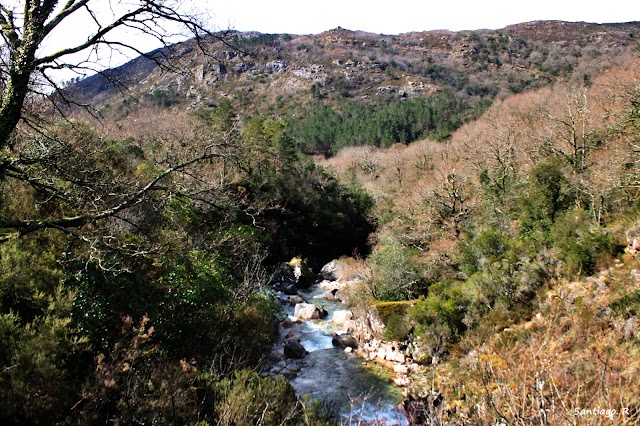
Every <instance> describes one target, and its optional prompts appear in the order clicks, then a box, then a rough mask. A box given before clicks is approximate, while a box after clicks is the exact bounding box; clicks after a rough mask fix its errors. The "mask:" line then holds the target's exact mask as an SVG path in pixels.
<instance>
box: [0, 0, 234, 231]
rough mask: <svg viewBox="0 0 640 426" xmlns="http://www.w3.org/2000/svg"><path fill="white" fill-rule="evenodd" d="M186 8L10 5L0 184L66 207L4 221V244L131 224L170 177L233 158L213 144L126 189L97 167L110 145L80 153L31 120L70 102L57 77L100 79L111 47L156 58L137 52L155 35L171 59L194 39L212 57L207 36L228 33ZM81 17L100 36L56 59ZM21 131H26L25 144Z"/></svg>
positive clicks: (1, 62)
mask: <svg viewBox="0 0 640 426" xmlns="http://www.w3.org/2000/svg"><path fill="white" fill-rule="evenodd" d="M183 4H184V2H180V1H179V0H131V1H128V2H124V1H120V0H65V1H59V0H21V1H18V0H15V1H13V2H12V1H11V0H8V1H5V0H1V1H0V35H1V36H2V38H1V39H0V89H1V90H2V94H1V97H0V185H3V186H4V188H6V187H7V186H6V185H9V184H8V182H18V183H20V184H22V185H26V186H28V187H30V188H31V189H32V190H34V191H37V192H39V193H43V194H46V198H47V199H52V200H57V201H59V202H60V203H61V204H62V205H63V206H65V208H61V209H60V208H58V209H55V210H54V211H53V212H50V211H49V212H45V213H42V214H40V215H32V216H30V217H12V216H11V215H10V214H9V215H7V214H3V215H2V217H0V229H2V230H4V232H3V233H0V242H1V241H6V240H7V239H10V238H13V237H15V236H20V235H24V234H27V233H30V232H34V231H37V230H39V229H44V228H53V229H58V230H62V231H64V232H68V233H74V232H73V231H72V229H73V228H78V227H82V226H85V225H87V224H90V223H95V222H96V221H100V220H102V219H106V218H120V219H121V220H127V219H126V218H123V216H122V213H123V212H124V211H125V210H128V209H131V208H132V207H134V206H136V205H138V204H140V203H141V202H142V201H143V200H144V199H145V197H148V196H149V194H151V193H153V192H154V191H158V190H159V189H162V188H161V186H160V183H161V182H164V181H166V179H167V177H168V176H169V175H171V174H173V173H175V172H179V171H185V170H186V169H188V168H189V167H191V166H193V165H194V164H196V163H199V162H202V161H203V160H208V159H211V158H221V157H225V158H226V157H228V156H229V155H230V151H229V149H228V146H229V144H228V141H226V140H224V139H223V140H218V141H213V140H210V141H207V142H205V143H200V145H199V151H198V152H196V153H195V154H192V155H191V156H190V157H188V158H187V157H184V156H183V157H182V158H180V159H179V160H178V161H172V162H169V161H167V162H166V164H163V165H162V168H161V169H159V170H158V171H157V172H156V174H155V175H153V176H149V177H148V178H147V179H148V180H147V181H146V182H142V183H132V182H120V181H119V180H118V178H117V177H116V176H106V175H105V173H104V171H103V170H99V168H100V164H98V163H96V162H95V161H89V160H88V159H90V158H92V157H95V156H96V155H98V154H100V153H102V154H103V155H104V152H105V150H104V149H103V148H104V144H103V143H102V142H101V141H100V137H96V136H95V135H94V136H90V137H88V138H89V139H93V143H91V144H89V145H90V146H89V147H85V149H84V150H83V149H82V148H81V147H80V148H79V147H75V148H74V146H73V141H72V139H73V137H71V138H70V137H69V135H65V134H63V133H64V132H62V133H61V132H56V131H51V129H46V128H44V127H42V126H39V125H38V123H36V122H34V121H33V120H31V119H30V118H29V117H30V115H29V110H30V109H33V105H37V104H38V103H42V102H41V101H42V100H44V99H46V98H50V99H51V98H54V97H56V96H57V97H58V98H60V97H63V98H64V97H65V93H64V92H63V91H62V90H61V88H60V87H59V86H58V85H57V83H56V81H55V79H54V77H53V74H52V73H54V72H55V71H56V70H72V71H75V72H77V73H79V74H85V73H88V72H89V73H90V72H99V67H100V64H99V63H98V62H97V59H96V58H98V57H99V56H96V55H99V54H100V52H103V53H104V49H106V51H129V52H130V53H133V54H135V55H146V54H145V53H144V52H142V51H141V49H142V48H141V47H140V46H139V45H136V44H135V40H139V37H140V36H145V37H152V38H154V39H155V40H157V41H158V42H159V43H160V44H161V45H162V46H164V47H165V48H166V49H165V50H166V51H167V52H170V50H171V49H170V48H171V42H172V41H174V36H175V35H176V34H177V33H178V32H180V33H182V34H189V35H190V36H192V37H193V38H194V40H195V42H196V43H197V44H198V46H200V47H201V48H203V49H204V47H205V45H206V43H205V41H206V40H205V39H206V38H211V37H213V38H216V39H218V40H223V37H224V35H221V34H220V33H218V34H213V33H211V32H210V31H208V30H207V29H206V28H205V27H204V24H202V23H201V22H200V21H199V20H198V19H197V17H196V16H195V15H194V14H192V13H189V12H184V11H183V9H182V7H181V6H183ZM105 12H108V13H105ZM79 17H84V18H85V19H87V20H88V21H89V22H90V23H91V24H92V28H93V31H92V32H91V33H90V34H88V35H87V36H86V38H85V37H83V36H81V35H79V36H78V39H77V41H76V42H75V43H74V42H69V43H68V45H66V46H63V47H61V48H59V49H58V50H54V51H48V50H47V46H48V43H50V42H51V39H52V37H53V35H55V33H56V31H57V32H59V31H62V30H65V31H67V32H73V31H74V28H73V27H72V25H73V22H74V20H75V19H77V18H79ZM169 28H174V29H175V28H181V29H179V30H170V29H169ZM78 55H81V56H78ZM147 56H149V55H147ZM149 57H151V59H153V60H155V61H157V63H158V65H160V66H165V67H170V63H169V62H168V61H167V60H166V59H167V57H166V56H163V57H158V56H157V55H153V56H149ZM42 84H45V85H46V86H47V88H46V89H43V88H42ZM23 124H24V125H23ZM72 126H74V125H73V124H72ZM18 129H23V130H24V132H20V133H21V135H20V137H17V135H18V133H19V132H18ZM86 139H87V137H85V138H84V139H82V138H79V139H78V140H81V141H85V142H86ZM76 142H77V140H76ZM87 150H88V151H87ZM9 188H13V187H11V186H10V185H9ZM70 188H73V190H70ZM83 194H84V196H83Z"/></svg>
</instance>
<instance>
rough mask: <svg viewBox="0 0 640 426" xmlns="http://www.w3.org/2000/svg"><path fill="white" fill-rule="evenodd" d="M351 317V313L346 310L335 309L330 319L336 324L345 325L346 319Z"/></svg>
mask: <svg viewBox="0 0 640 426" xmlns="http://www.w3.org/2000/svg"><path fill="white" fill-rule="evenodd" d="M352 318H353V313H352V312H351V311H348V310H346V309H345V310H340V311H335V312H334V313H333V316H332V317H331V319H332V320H333V322H334V324H336V325H345V324H346V323H347V321H350V320H351V319H352Z"/></svg>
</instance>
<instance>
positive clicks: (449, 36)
mask: <svg viewBox="0 0 640 426" xmlns="http://www.w3.org/2000/svg"><path fill="white" fill-rule="evenodd" d="M638 40H640V22H627V23H613V24H597V23H586V22H565V21H531V22H524V23H519V24H514V25H509V26H507V27H505V28H503V29H499V30H486V29H482V30H465V31H448V30H430V31H423V32H409V33H404V34H400V35H384V34H375V33H368V32H364V31H352V30H348V29H345V28H342V27H337V28H334V29H331V30H327V31H325V32H322V33H319V34H315V35H289V34H262V33H256V32H231V33H228V34H227V39H226V41H225V43H222V42H220V41H212V40H207V41H206V42H205V44H206V48H207V50H208V54H207V55H203V54H201V53H199V52H198V50H197V49H195V45H194V43H195V41H194V40H187V41H185V42H182V43H178V44H176V45H174V46H172V48H171V50H169V49H158V50H155V51H152V52H150V53H149V54H148V55H146V56H149V57H153V56H155V57H156V58H157V57H159V56H158V55H162V57H163V59H161V61H164V63H165V64H168V65H169V66H170V67H171V68H173V69H174V70H176V71H178V72H177V73H166V72H164V71H163V69H162V68H161V67H159V66H158V62H156V61H155V60H153V59H149V58H147V57H145V56H141V57H138V58H135V59H133V60H132V61H130V62H128V63H126V64H123V65H122V66H120V67H117V68H114V69H112V70H106V71H105V72H103V73H101V74H97V75H94V76H91V77H88V78H86V79H84V80H81V81H79V82H76V83H74V84H71V85H70V86H69V87H68V88H67V92H68V93H71V94H73V96H72V97H73V98H74V99H76V100H77V101H78V102H80V103H85V104H86V103H88V104H91V105H93V106H96V107H98V108H99V109H101V112H103V113H107V115H108V111H106V110H105V108H104V106H105V104H107V103H108V104H113V102H114V101H115V102H123V101H125V100H126V98H127V97H132V98H137V99H144V98H147V100H148V101H151V102H153V100H154V97H156V98H161V99H160V103H161V104H162V106H172V107H176V106H180V107H186V108H188V109H190V110H194V109H199V108H207V107H210V106H215V105H217V104H218V103H219V102H220V101H221V100H222V99H225V98H231V99H233V98H235V99H244V103H246V104H248V103H249V101H250V103H251V104H252V105H255V106H256V109H257V110H259V111H264V110H267V109H269V108H272V107H273V105H275V104H277V103H278V102H276V101H277V100H278V97H279V96H280V97H282V96H285V97H287V99H286V101H288V102H291V101H293V102H295V103H298V104H301V103H305V102H308V101H309V100H311V99H313V98H314V97H316V98H320V99H321V100H322V99H324V100H325V102H329V101H331V100H333V99H335V98H337V97H348V98H356V99H366V98H370V97H372V96H374V97H375V96H378V95H380V94H387V95H388V94H389V93H393V94H394V96H397V97H408V96H413V95H424V96H428V95H430V94H432V93H434V92H437V91H439V90H452V91H454V92H455V93H458V94H459V95H460V96H463V97H466V98H470V99H474V100H480V99H493V98H495V97H502V98H504V97H505V96H509V95H510V94H513V93H520V92H522V91H524V90H528V89H531V88H537V87H542V86H545V85H548V84H553V83H554V82H556V81H565V80H569V79H571V78H582V79H587V80H588V79H589V78H591V77H592V75H593V74H596V73H597V70H596V69H599V68H602V67H605V68H606V67H609V66H611V65H612V64H614V63H617V62H619V61H621V60H623V57H624V56H625V55H627V54H629V53H631V52H633V51H634V50H635V49H637V46H638ZM164 56H166V59H164ZM580 73H581V74H582V76H578V74H580ZM110 80H114V81H117V82H118V85H121V86H118V85H116V84H114V83H113V82H111V81H110ZM118 87H120V88H122V87H126V88H127V90H128V92H127V93H126V94H123V95H122V96H121V98H120V99H118V96H120V92H121V91H120V90H118ZM154 93H155V94H154ZM167 97H168V98H171V99H167ZM157 100H158V99H156V101H157ZM279 103H282V100H280V101H279ZM110 106H113V105H110ZM125 109H126V108H125ZM119 115H123V113H122V111H120V113H119ZM124 115H126V111H125V113H124Z"/></svg>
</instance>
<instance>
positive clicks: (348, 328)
mask: <svg viewBox="0 0 640 426" xmlns="http://www.w3.org/2000/svg"><path fill="white" fill-rule="evenodd" d="M334 315H335V314H334ZM357 329H358V325H357V324H356V322H355V321H353V320H349V321H346V322H345V323H344V324H343V325H342V332H343V334H344V333H353V332H354V331H356V330H357Z"/></svg>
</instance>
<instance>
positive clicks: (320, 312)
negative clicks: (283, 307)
mask: <svg viewBox="0 0 640 426" xmlns="http://www.w3.org/2000/svg"><path fill="white" fill-rule="evenodd" d="M294 315H295V316H296V317H297V318H300V319H301V320H311V319H322V318H324V317H326V316H327V311H325V310H324V308H323V307H322V306H319V305H313V304H311V303H298V304H297V305H296V307H295V310H294Z"/></svg>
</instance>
